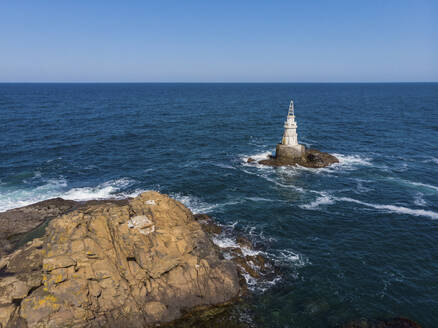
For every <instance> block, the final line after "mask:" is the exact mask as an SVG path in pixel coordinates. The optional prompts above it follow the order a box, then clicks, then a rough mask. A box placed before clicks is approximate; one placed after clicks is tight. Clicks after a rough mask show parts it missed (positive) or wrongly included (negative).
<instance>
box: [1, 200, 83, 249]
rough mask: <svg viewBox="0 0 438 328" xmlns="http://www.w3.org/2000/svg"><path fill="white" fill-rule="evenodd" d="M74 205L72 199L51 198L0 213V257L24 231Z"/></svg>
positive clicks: (11, 247)
mask: <svg viewBox="0 0 438 328" xmlns="http://www.w3.org/2000/svg"><path fill="white" fill-rule="evenodd" d="M76 205H77V202H75V201H72V200H65V199H62V198H53V199H49V200H45V201H42V202H39V203H36V204H32V205H29V206H25V207H20V208H15V209H12V210H9V211H6V212H3V213H0V257H2V256H4V255H6V254H7V253H9V252H11V251H12V250H13V249H14V248H15V247H16V245H17V244H19V242H20V241H21V238H22V237H23V235H24V234H25V233H27V232H29V231H31V230H34V229H35V228H37V227H38V226H40V225H42V224H43V223H44V222H46V221H47V220H49V219H52V218H54V217H56V216H58V215H61V214H63V213H65V212H67V211H69V210H70V209H72V208H73V207H74V206H76Z"/></svg>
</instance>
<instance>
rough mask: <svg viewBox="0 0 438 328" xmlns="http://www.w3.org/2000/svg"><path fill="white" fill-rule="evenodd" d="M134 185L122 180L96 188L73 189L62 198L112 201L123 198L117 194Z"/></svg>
mask: <svg viewBox="0 0 438 328" xmlns="http://www.w3.org/2000/svg"><path fill="white" fill-rule="evenodd" d="M132 183H133V181H132V180H130V179H127V178H121V179H117V180H110V181H107V182H104V183H102V184H100V185H98V186H96V187H82V188H73V189H70V190H69V191H67V192H65V193H64V194H62V196H60V197H61V198H64V199H70V200H76V201H86V200H92V199H110V198H121V195H117V194H116V193H117V192H118V191H119V190H120V189H122V188H126V187H129V186H130V185H131V184H132Z"/></svg>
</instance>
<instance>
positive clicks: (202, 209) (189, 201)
mask: <svg viewBox="0 0 438 328" xmlns="http://www.w3.org/2000/svg"><path fill="white" fill-rule="evenodd" d="M169 196H170V197H172V198H173V199H176V200H177V201H179V202H181V203H183V205H184V206H186V207H187V208H189V209H190V210H191V211H192V212H193V213H194V214H200V213H210V212H212V211H213V210H215V209H218V208H221V207H224V206H231V205H236V204H239V203H240V202H241V201H240V200H236V201H229V202H225V203H218V204H209V203H206V202H204V201H202V200H201V199H199V198H197V197H195V196H190V195H183V194H180V193H171V194H169Z"/></svg>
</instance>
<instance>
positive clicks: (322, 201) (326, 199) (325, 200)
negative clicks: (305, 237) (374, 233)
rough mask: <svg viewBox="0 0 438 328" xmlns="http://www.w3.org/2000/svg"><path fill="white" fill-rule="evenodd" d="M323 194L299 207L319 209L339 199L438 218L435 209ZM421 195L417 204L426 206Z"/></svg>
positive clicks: (379, 208) (394, 211)
mask: <svg viewBox="0 0 438 328" xmlns="http://www.w3.org/2000/svg"><path fill="white" fill-rule="evenodd" d="M322 194H323V195H322V196H321V197H318V198H317V199H316V200H315V201H313V202H311V203H309V204H305V205H299V207H301V208H303V209H307V210H318V209H319V206H320V205H331V204H334V203H335V202H337V201H340V202H350V203H355V204H360V205H363V206H367V207H371V208H375V209H378V210H385V211H388V212H390V213H398V214H408V215H413V216H424V217H428V218H431V219H433V220H438V213H436V212H433V211H428V210H424V209H411V208H408V207H404V206H397V205H383V204H372V203H367V202H363V201H360V200H357V199H353V198H349V197H331V196H329V195H327V194H324V193H322ZM421 196H422V195H420V198H419V200H418V204H417V202H416V204H417V205H419V206H424V205H426V203H425V201H424V200H423V199H422V198H421Z"/></svg>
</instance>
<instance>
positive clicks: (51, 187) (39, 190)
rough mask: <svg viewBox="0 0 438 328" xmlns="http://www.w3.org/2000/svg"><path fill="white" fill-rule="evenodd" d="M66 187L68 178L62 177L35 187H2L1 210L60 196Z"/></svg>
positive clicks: (0, 195) (0, 190)
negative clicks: (15, 188) (16, 188)
mask: <svg viewBox="0 0 438 328" xmlns="http://www.w3.org/2000/svg"><path fill="white" fill-rule="evenodd" d="M65 187H67V180H65V179H64V178H63V177H60V178H59V179H50V180H47V181H46V183H45V184H43V185H41V186H38V187H36V188H33V189H18V190H13V189H12V190H11V189H10V188H5V189H3V188H2V189H0V212H3V211H7V210H10V209H12V208H16V207H22V206H26V205H30V204H33V203H36V202H40V201H43V200H46V199H49V198H54V197H60V195H61V194H62V192H63V190H64V189H65Z"/></svg>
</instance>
